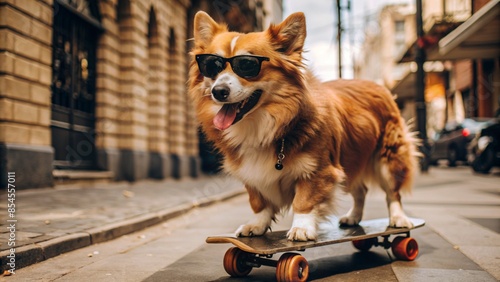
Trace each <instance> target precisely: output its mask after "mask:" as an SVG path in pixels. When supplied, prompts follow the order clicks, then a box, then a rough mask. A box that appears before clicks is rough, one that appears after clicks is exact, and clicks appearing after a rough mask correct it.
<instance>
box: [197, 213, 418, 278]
mask: <svg viewBox="0 0 500 282" xmlns="http://www.w3.org/2000/svg"><path fill="white" fill-rule="evenodd" d="M410 220H411V222H412V223H413V227H412V228H394V227H389V226H388V224H389V219H388V218H380V219H372V220H365V221H361V222H360V223H359V225H357V226H346V227H344V226H338V223H337V222H331V223H329V224H322V225H321V227H320V230H319V234H318V239H317V240H316V241H307V242H295V241H289V240H288V239H287V237H286V234H287V232H288V231H287V230H282V231H276V232H267V233H265V234H264V235H262V236H255V237H236V236H235V235H234V234H222V235H218V236H210V237H208V238H207V239H206V242H207V243H231V244H233V245H234V246H236V247H233V248H230V249H229V250H228V251H227V252H226V255H225V256H224V268H225V270H226V272H227V273H228V274H230V275H231V276H233V277H243V276H246V275H247V274H248V273H249V272H250V270H251V269H252V268H253V267H260V266H261V265H268V266H274V267H276V268H277V269H276V278H277V280H278V281H306V280H307V276H308V263H307V261H306V260H305V258H303V257H302V256H301V255H299V254H293V253H285V254H283V255H282V256H281V258H280V259H279V260H278V261H273V260H270V258H271V257H272V255H274V254H276V253H282V252H291V251H304V250H306V249H308V248H313V247H320V246H325V245H331V244H338V243H343V242H352V243H353V245H354V247H356V248H357V249H359V250H361V251H367V250H368V249H370V248H371V247H372V246H382V247H384V248H385V249H389V248H392V251H393V253H394V255H395V256H396V257H397V258H398V259H403V260H414V259H415V258H416V256H417V255H418V244H417V242H416V241H415V239H413V238H411V237H410V231H411V230H412V229H415V228H419V227H422V226H424V225H425V221H424V220H423V219H419V218H410ZM401 234H403V236H398V237H396V238H395V239H394V240H392V241H390V240H389V237H390V236H391V235H401ZM379 237H382V239H381V240H379Z"/></svg>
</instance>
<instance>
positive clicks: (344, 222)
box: [339, 214, 361, 226]
mask: <svg viewBox="0 0 500 282" xmlns="http://www.w3.org/2000/svg"><path fill="white" fill-rule="evenodd" d="M360 221H361V218H359V217H356V216H350V215H348V214H346V215H344V216H342V217H341V218H339V224H340V225H341V226H356V225H358V224H359V222H360Z"/></svg>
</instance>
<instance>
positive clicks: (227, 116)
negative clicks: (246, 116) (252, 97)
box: [214, 104, 237, 130]
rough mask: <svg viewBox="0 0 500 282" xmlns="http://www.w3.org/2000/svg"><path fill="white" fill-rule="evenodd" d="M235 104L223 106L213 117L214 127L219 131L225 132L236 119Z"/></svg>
mask: <svg viewBox="0 0 500 282" xmlns="http://www.w3.org/2000/svg"><path fill="white" fill-rule="evenodd" d="M236 106H237V105H236V104H225V105H224V106H222V109H220V111H219V112H218V113H217V115H216V116H215V117H214V125H215V127H216V128H217V129H219V130H225V129H227V128H228V127H230V126H231V124H233V122H234V119H236Z"/></svg>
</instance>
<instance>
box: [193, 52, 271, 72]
mask: <svg viewBox="0 0 500 282" xmlns="http://www.w3.org/2000/svg"><path fill="white" fill-rule="evenodd" d="M263 61H269V58H268V57H261V56H253V55H239V56H234V57H231V58H224V57H221V56H218V55H214V54H199V55H196V62H197V63H198V68H199V69H200V72H201V74H202V75H203V76H205V77H208V78H215V77H216V76H217V75H218V74H219V73H220V72H221V71H223V70H224V69H225V68H226V63H227V62H229V64H230V65H231V68H232V69H233V71H234V73H235V74H237V75H238V76H240V77H243V78H252V77H256V76H258V75H259V72H260V67H261V65H262V62H263Z"/></svg>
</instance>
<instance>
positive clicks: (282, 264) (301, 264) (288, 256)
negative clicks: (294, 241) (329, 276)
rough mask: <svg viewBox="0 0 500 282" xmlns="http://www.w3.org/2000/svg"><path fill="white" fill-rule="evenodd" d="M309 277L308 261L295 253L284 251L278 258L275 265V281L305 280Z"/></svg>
mask: <svg viewBox="0 0 500 282" xmlns="http://www.w3.org/2000/svg"><path fill="white" fill-rule="evenodd" d="M308 277H309V263H308V262H307V260H306V259H305V258H304V257H303V256H301V255H299V254H295V253H285V254H283V255H282V256H281V257H280V259H279V260H278V265H277V266H276V280H277V281H307V278H308Z"/></svg>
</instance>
